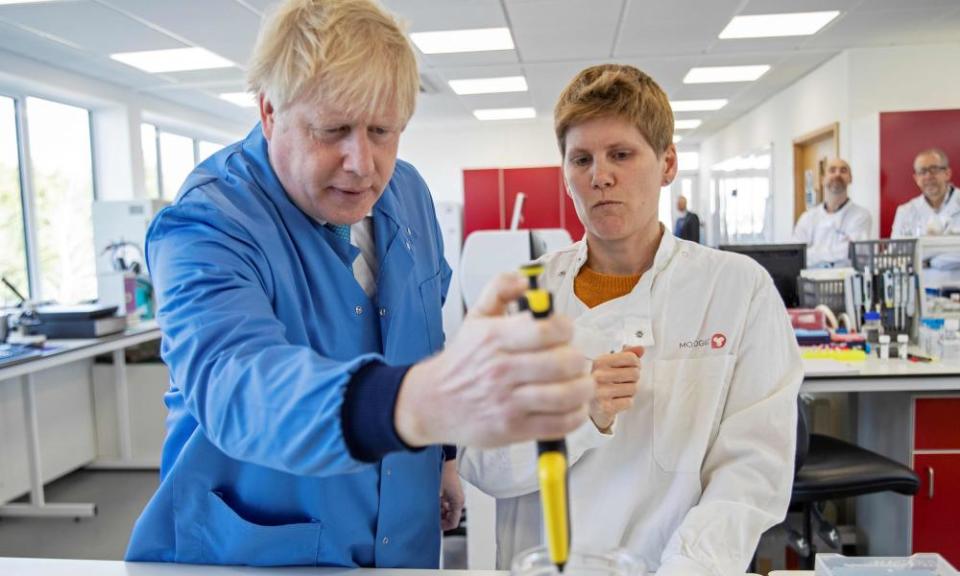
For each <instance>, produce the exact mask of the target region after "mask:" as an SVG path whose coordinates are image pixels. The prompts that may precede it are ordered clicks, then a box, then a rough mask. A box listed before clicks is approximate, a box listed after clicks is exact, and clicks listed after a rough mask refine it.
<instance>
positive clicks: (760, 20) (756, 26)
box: [720, 10, 840, 40]
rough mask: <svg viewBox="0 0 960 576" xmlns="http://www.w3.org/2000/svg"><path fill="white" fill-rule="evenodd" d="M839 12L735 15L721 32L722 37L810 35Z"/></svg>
mask: <svg viewBox="0 0 960 576" xmlns="http://www.w3.org/2000/svg"><path fill="white" fill-rule="evenodd" d="M839 14H840V12H839V11H838V10H829V11H825V12H794V13H791V14H751V15H749V16H734V17H733V20H731V21H730V23H729V24H727V27H726V28H724V29H723V32H721V33H720V39H722V40H728V39H731V38H774V37H779V36H809V35H811V34H816V33H817V32H819V31H820V29H821V28H823V27H824V26H826V25H827V23H829V22H830V21H831V20H833V19H834V18H836V17H837V16H838V15H839Z"/></svg>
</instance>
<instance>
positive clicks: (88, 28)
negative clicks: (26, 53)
mask: <svg viewBox="0 0 960 576" xmlns="http://www.w3.org/2000/svg"><path fill="white" fill-rule="evenodd" d="M0 19H3V20H6V21H8V22H12V23H16V24H20V25H22V26H27V27H29V28H32V29H34V30H37V31H40V32H42V33H44V34H50V35H53V36H56V37H59V38H62V39H64V40H66V41H68V42H70V43H72V44H75V45H77V46H79V47H81V48H84V49H86V50H90V51H93V52H96V53H98V54H103V55H107V54H112V53H115V52H132V51H137V50H162V49H166V48H183V47H185V44H184V43H182V42H179V41H177V40H176V39H174V38H173V37H171V36H169V35H167V34H164V33H162V32H158V31H156V30H153V29H152V28H149V27H147V26H144V25H143V24H141V23H139V22H137V21H136V20H133V19H131V18H128V17H126V16H124V15H123V14H120V13H119V12H116V11H115V10H111V9H110V8H107V7H104V6H101V5H100V4H95V3H93V2H89V1H81V2H43V3H40V4H15V5H9V6H0Z"/></svg>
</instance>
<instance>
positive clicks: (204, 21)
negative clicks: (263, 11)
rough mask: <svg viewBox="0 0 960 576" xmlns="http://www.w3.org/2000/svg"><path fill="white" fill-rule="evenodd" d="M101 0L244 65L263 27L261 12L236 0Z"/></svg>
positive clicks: (239, 64) (100, 0)
mask: <svg viewBox="0 0 960 576" xmlns="http://www.w3.org/2000/svg"><path fill="white" fill-rule="evenodd" d="M98 1H99V2H100V3H102V4H104V5H107V6H111V7H113V8H115V9H117V10H119V11H122V12H125V13H127V14H130V15H132V16H136V17H139V18H141V19H143V20H145V21H148V22H151V23H152V24H154V25H155V26H156V27H158V28H161V29H163V30H165V31H168V32H169V33H171V34H172V35H174V36H176V37H177V38H182V39H183V40H185V41H186V42H189V43H191V44H193V45H195V46H200V47H202V48H206V49H207V50H210V51H211V52H213V53H215V54H218V55H220V56H223V57H224V58H226V59H228V60H230V61H232V62H234V63H235V64H237V65H238V66H245V65H246V63H247V60H249V58H250V53H251V52H252V50H253V45H254V43H255V41H256V38H257V31H258V30H259V28H260V15H259V14H257V13H255V12H253V11H251V10H250V9H248V8H246V7H244V5H242V4H240V3H238V2H236V1H235V0H202V1H197V0H164V1H163V2H157V1H156V0H98ZM105 32H106V31H105Z"/></svg>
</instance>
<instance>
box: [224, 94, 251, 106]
mask: <svg viewBox="0 0 960 576" xmlns="http://www.w3.org/2000/svg"><path fill="white" fill-rule="evenodd" d="M220 98H223V99H224V100H226V101H227V102H229V103H231V104H235V105H237V106H240V107H241V108H253V107H254V106H256V105H257V101H256V99H254V97H253V94H251V93H249V92H224V93H223V94H220Z"/></svg>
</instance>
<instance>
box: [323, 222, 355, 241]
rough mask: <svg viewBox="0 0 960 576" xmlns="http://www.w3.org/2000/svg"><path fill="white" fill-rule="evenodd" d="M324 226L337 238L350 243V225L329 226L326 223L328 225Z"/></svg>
mask: <svg viewBox="0 0 960 576" xmlns="http://www.w3.org/2000/svg"><path fill="white" fill-rule="evenodd" d="M325 226H326V227H327V228H329V229H330V230H331V231H332V232H333V233H334V234H335V235H336V236H337V238H342V239H344V240H346V242H347V243H348V244H349V243H350V225H349V224H329V223H328V224H325Z"/></svg>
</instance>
